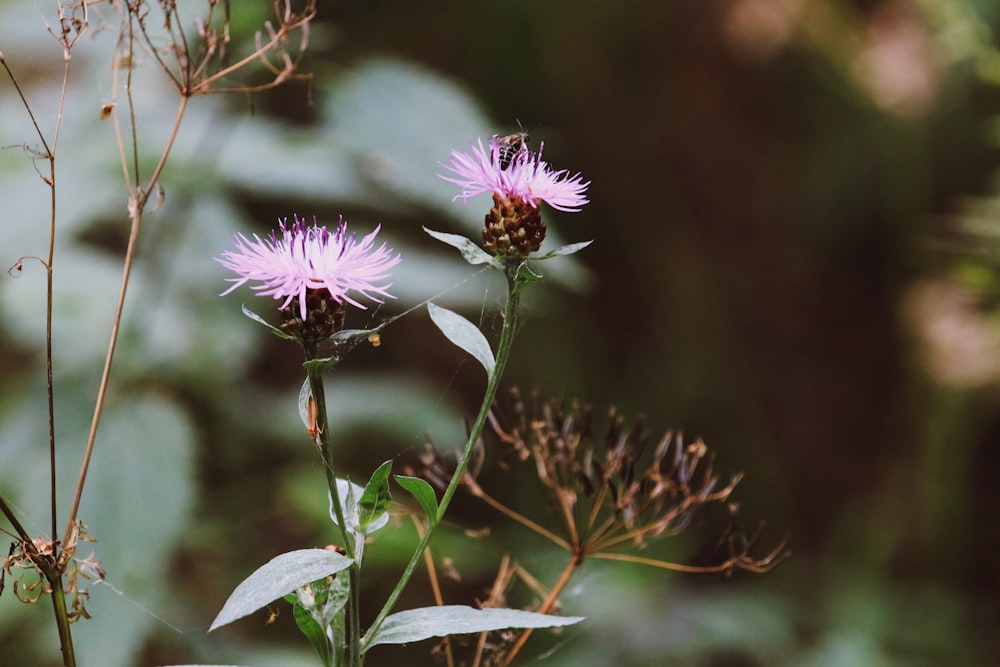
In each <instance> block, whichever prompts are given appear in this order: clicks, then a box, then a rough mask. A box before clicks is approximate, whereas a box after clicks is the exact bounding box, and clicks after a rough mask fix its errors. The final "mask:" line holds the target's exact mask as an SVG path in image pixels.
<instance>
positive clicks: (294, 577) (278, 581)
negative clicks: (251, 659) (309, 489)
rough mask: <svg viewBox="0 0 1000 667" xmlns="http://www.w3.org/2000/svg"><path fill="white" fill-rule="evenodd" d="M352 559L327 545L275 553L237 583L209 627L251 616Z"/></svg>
mask: <svg viewBox="0 0 1000 667" xmlns="http://www.w3.org/2000/svg"><path fill="white" fill-rule="evenodd" d="M352 562H353V561H352V560H351V559H350V558H347V557H346V556H343V555H341V554H338V553H336V552H333V551H327V550H326V549H299V550H297V551H289V552H288V553H284V554H281V555H280V556H276V557H275V558H273V559H271V561H269V562H268V563H267V564H266V565H262V566H261V567H259V568H258V569H257V570H256V571H255V572H254V573H253V574H251V575H250V576H249V577H247V578H246V579H244V580H243V582H242V583H240V585H239V586H237V587H236V590H234V591H233V593H232V595H230V596H229V599H228V600H226V604H225V605H223V607H222V611H220V612H219V615H218V616H216V617H215V620H214V621H212V626H211V627H210V628H209V629H208V631H209V632H211V631H212V630H215V629H216V628H220V627H222V626H223V625H227V624H229V623H232V622H233V621H235V620H237V619H240V618H243V617H244V616H248V615H250V614H252V613H253V612H255V611H257V610H258V609H262V608H263V607H265V606H267V605H268V604H270V603H271V602H274V601H275V600H277V599H278V598H280V597H282V596H284V595H285V594H286V593H291V592H292V591H294V590H295V589H296V588H299V587H301V586H305V585H306V584H308V583H311V582H313V581H316V580H317V579H323V578H324V577H327V576H329V575H331V574H335V573H337V572H340V571H341V570H344V569H347V568H348V567H350V565H351V563H352Z"/></svg>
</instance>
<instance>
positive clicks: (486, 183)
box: [438, 135, 590, 212]
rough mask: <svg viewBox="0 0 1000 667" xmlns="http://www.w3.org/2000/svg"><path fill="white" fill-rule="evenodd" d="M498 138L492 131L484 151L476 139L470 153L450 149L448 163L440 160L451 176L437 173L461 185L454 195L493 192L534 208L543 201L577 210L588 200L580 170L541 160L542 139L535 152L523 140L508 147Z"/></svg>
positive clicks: (565, 208) (481, 144) (465, 197)
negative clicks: (555, 168)
mask: <svg viewBox="0 0 1000 667" xmlns="http://www.w3.org/2000/svg"><path fill="white" fill-rule="evenodd" d="M501 141H502V139H501V138H500V137H497V136H496V135H494V136H493V138H491V139H490V142H489V144H490V149H489V151H487V150H486V148H484V147H483V140H482V139H479V140H478V142H477V143H476V144H472V146H471V149H472V151H471V153H464V152H462V151H457V150H455V151H452V152H451V163H450V164H441V166H442V167H444V168H445V169H447V170H448V171H450V172H452V173H453V174H454V177H452V176H444V175H441V174H438V176H439V177H440V178H443V179H444V180H446V181H448V182H449V183H454V184H456V185H458V186H459V187H460V188H462V194H460V195H456V196H455V197H454V199H459V198H461V199H462V200H467V199H468V198H469V197H475V196H476V195H480V194H483V193H485V192H492V193H495V194H497V195H499V196H500V197H502V198H503V199H507V200H516V199H520V200H521V201H523V202H524V203H526V204H529V205H530V206H532V207H533V208H538V202H540V201H544V202H545V203H546V204H548V205H549V206H551V207H552V208H554V209H558V210H560V211H569V212H573V211H579V210H580V207H582V206H583V205H584V204H586V203H587V202H588V200H587V198H586V197H585V196H584V193H585V192H586V190H587V186H589V185H590V181H587V182H583V180H582V177H581V176H580V174H579V173H577V174H575V175H573V176H570V175H569V171H567V170H565V169H563V170H561V171H553V170H552V169H551V168H550V167H549V165H548V163H546V162H544V161H543V160H542V149H543V148H544V147H545V145H544V143H543V144H542V145H541V146H540V147H539V149H538V152H537V153H535V152H533V151H531V150H528V148H527V147H526V146H524V145H522V144H519V145H518V146H517V147H516V148H511V147H510V146H505V145H503V144H502V143H501ZM454 199H453V200H452V201H454Z"/></svg>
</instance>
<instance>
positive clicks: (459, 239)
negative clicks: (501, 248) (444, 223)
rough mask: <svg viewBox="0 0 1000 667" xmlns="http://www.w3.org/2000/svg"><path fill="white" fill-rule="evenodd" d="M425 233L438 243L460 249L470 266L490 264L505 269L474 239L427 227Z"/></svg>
mask: <svg viewBox="0 0 1000 667" xmlns="http://www.w3.org/2000/svg"><path fill="white" fill-rule="evenodd" d="M424 231H425V232H427V233H428V234H429V235H430V236H433V237H434V238H436V239H437V240H438V241H441V242H442V243H447V244H448V245H450V246H452V247H454V248H458V250H459V251H460V252H461V253H462V257H464V258H465V261H467V262H468V263H469V264H472V265H476V264H489V265H490V266H492V267H493V268H495V269H502V268H503V266H502V265H501V264H500V262H498V261H497V259H496V258H495V257H494V256H493V255H491V254H489V253H488V252H486V251H485V250H483V249H482V248H480V247H479V246H478V245H477V244H476V243H475V242H473V241H472V239H468V238H466V237H464V236H462V235H461V234H449V233H447V232H436V231H434V230H433V229H428V228H427V227H424Z"/></svg>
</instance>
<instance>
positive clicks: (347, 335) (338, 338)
mask: <svg viewBox="0 0 1000 667" xmlns="http://www.w3.org/2000/svg"><path fill="white" fill-rule="evenodd" d="M378 330H379V328H378V327H375V328H374V329H341V330H340V331H338V332H337V333H335V334H333V335H332V336H330V340H332V341H333V342H335V343H345V342H347V341H350V340H354V339H355V338H362V337H363V338H368V337H369V336H371V335H372V334H374V333H378Z"/></svg>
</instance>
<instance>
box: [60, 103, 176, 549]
mask: <svg viewBox="0 0 1000 667" xmlns="http://www.w3.org/2000/svg"><path fill="white" fill-rule="evenodd" d="M187 103H188V98H186V97H181V101H180V106H179V107H178V109H177V114H176V117H175V118H174V126H173V128H172V129H171V132H170V137H169V138H168V140H167V145H166V147H165V148H164V150H163V153H162V154H161V155H160V161H159V162H158V163H157V165H156V168H155V169H154V170H153V174H152V176H151V177H150V179H149V185H148V186H147V187H146V189H145V190H144V191H142V192H140V193H138V194H137V195H136V196H135V198H134V199H132V200H131V201H130V204H131V205H130V207H129V208H130V209H131V211H130V212H131V215H132V226H131V229H130V230H129V237H128V247H127V248H126V249H125V264H124V266H123V267H122V282H121V286H120V288H119V290H118V301H117V303H116V304H115V315H114V319H113V320H112V324H111V336H110V339H109V341H108V351H107V354H106V355H105V357H104V369H103V370H102V372H101V382H100V385H99V386H98V389H97V400H96V402H95V404H94V415H93V418H92V419H91V423H90V433H89V434H88V436H87V447H86V449H85V450H84V454H83V462H82V463H81V465H80V475H79V477H78V479H77V483H76V494H75V495H74V497H73V505H72V507H71V508H70V513H69V519H68V520H67V522H66V537H65V538H64V542H66V541H68V540H69V537H70V534H71V532H72V530H73V526H74V525H75V524H76V516H77V512H78V511H79V509H80V500H81V498H82V497H83V486H84V483H85V482H86V480H87V470H88V469H89V467H90V459H91V457H92V456H93V453H94V442H95V441H96V440H97V427H98V425H99V424H100V421H101V413H102V412H103V411H104V399H105V397H106V395H107V391H108V383H109V381H110V378H111V362H112V361H113V360H114V356H115V347H116V346H117V344H118V333H119V330H120V328H121V320H122V312H123V311H124V309H125V294H126V293H127V291H128V283H129V277H130V276H131V275H132V263H133V261H134V260H135V251H136V245H137V242H138V240H139V228H140V226H141V224H142V214H143V210H144V209H145V207H146V202H148V201H149V197H150V194H151V193H152V192H153V191H154V190H155V189H156V187H157V184H158V182H159V177H160V174H161V173H162V171H163V167H164V166H165V165H166V163H167V157H168V156H169V155H170V151H171V148H172V147H173V145H174V139H176V138H177V132H178V129H179V128H180V122H181V119H182V118H183V117H184V112H185V110H186V109H187Z"/></svg>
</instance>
